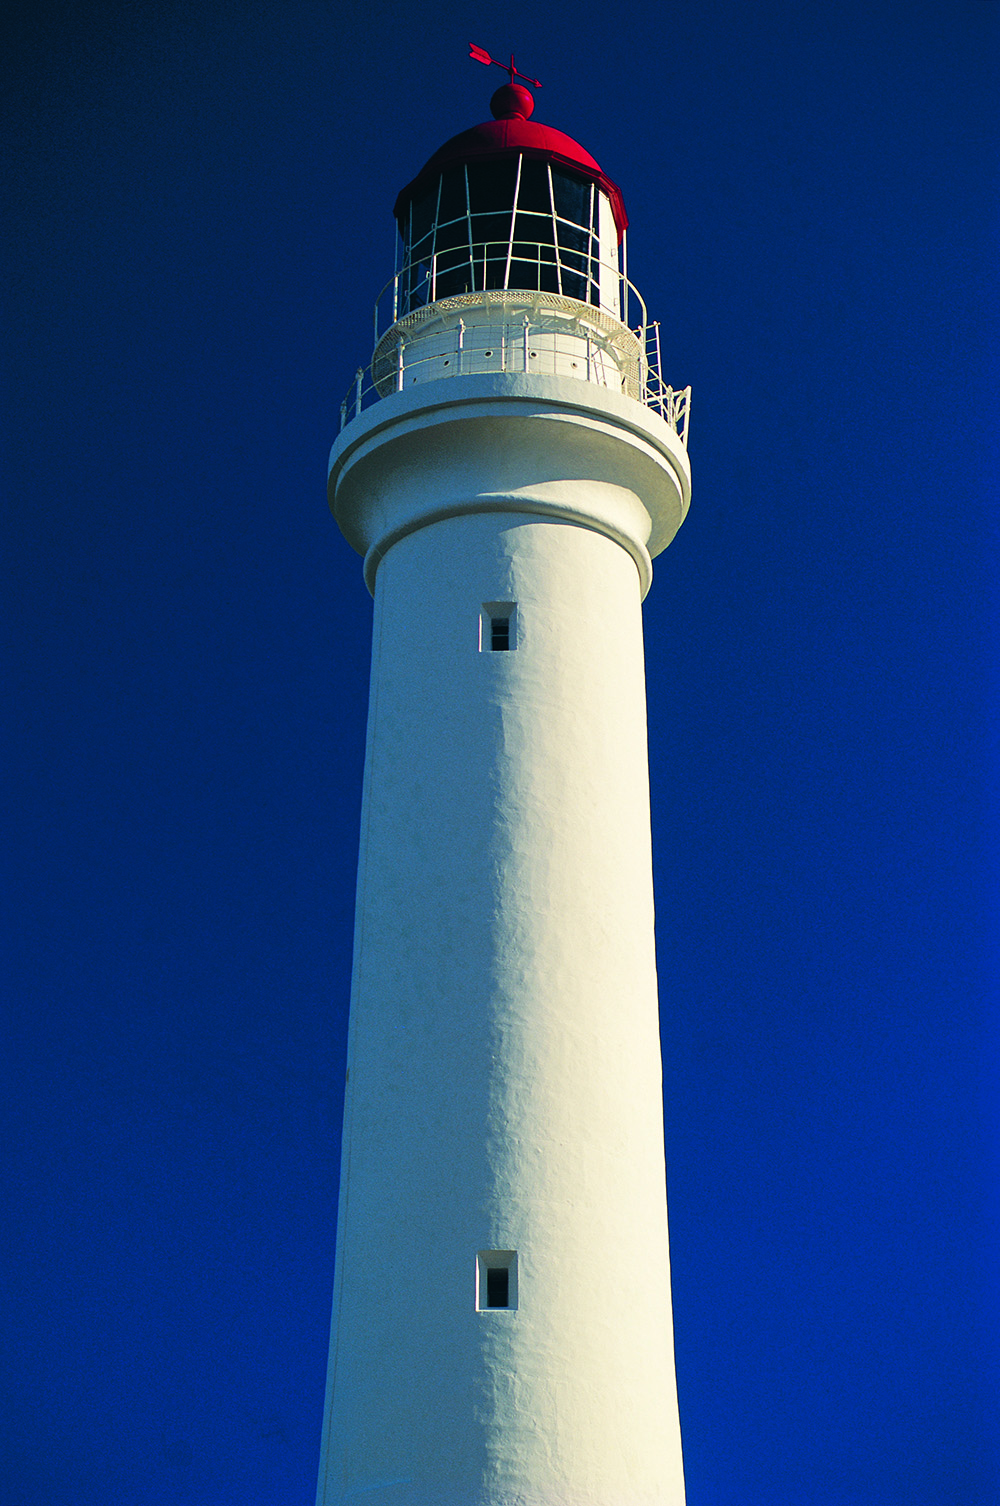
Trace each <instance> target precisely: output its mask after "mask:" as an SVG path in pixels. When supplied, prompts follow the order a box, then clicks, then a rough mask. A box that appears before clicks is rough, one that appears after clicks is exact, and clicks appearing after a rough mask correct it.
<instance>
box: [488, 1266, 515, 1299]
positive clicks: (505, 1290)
mask: <svg viewBox="0 0 1000 1506" xmlns="http://www.w3.org/2000/svg"><path fill="white" fill-rule="evenodd" d="M486 1306H487V1307H509V1306H510V1268H509V1266H491V1267H490V1268H489V1269H488V1270H487V1272H486Z"/></svg>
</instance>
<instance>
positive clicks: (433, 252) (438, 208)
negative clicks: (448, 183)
mask: <svg viewBox="0 0 1000 1506" xmlns="http://www.w3.org/2000/svg"><path fill="white" fill-rule="evenodd" d="M443 183H444V173H442V174H441V176H440V178H438V194H437V201H436V203H435V205H434V231H433V234H432V235H431V276H432V277H433V275H434V267H435V263H436V262H437V243H438V220H439V219H440V218H441V185H442V184H443ZM430 301H431V303H433V302H434V293H433V288H432V291H431V298H430Z"/></svg>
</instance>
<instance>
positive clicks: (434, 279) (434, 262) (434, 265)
mask: <svg viewBox="0 0 1000 1506" xmlns="http://www.w3.org/2000/svg"><path fill="white" fill-rule="evenodd" d="M437 285H438V259H437V252H436V251H435V253H434V255H433V256H432V257H431V303H437V296H438V295H437Z"/></svg>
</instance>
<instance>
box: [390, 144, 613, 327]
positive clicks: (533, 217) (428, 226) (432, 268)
mask: <svg viewBox="0 0 1000 1506" xmlns="http://www.w3.org/2000/svg"><path fill="white" fill-rule="evenodd" d="M599 201H600V202H603V203H607V199H606V197H605V196H603V195H602V194H601V192H600V190H599V189H598V188H597V186H596V185H595V184H594V183H593V182H592V181H591V179H590V178H588V177H586V176H583V177H581V176H579V175H578V174H577V173H575V172H573V171H572V170H567V169H565V168H562V167H560V166H558V165H556V166H553V165H552V164H551V163H550V162H547V161H544V160H542V159H541V158H535V157H527V156H524V155H514V156H510V157H501V158H499V159H494V158H487V159H484V160H477V161H473V162H470V163H468V164H464V165H458V164H456V165H455V166H452V167H447V168H445V170H444V172H443V173H442V174H441V176H440V177H439V178H437V179H436V180H434V181H433V182H430V183H428V184H427V186H426V188H425V189H424V191H423V192H422V193H421V195H420V197H419V198H416V199H412V200H411V201H410V203H409V205H408V206H407V212H406V218H405V220H404V221H403V224H402V226H401V229H402V235H403V267H402V270H401V273H400V296H401V300H402V305H401V309H400V312H401V313H404V314H405V313H410V312H412V311H413V310H414V309H417V308H422V307H423V306H424V305H425V304H427V303H433V302H436V301H437V300H438V299H439V298H451V297H454V296H455V295H457V294H462V293H470V292H478V291H481V290H483V289H487V288H524V289H527V290H528V291H531V292H547V293H561V294H563V295H565V296H567V297H569V298H576V299H578V300H579V301H580V302H583V303H594V304H599V303H600V302H601V291H600V282H601V272H600V259H601V256H600V253H601V247H600V219H601V215H600V207H599ZM609 249H610V251H611V264H612V265H613V266H614V267H615V269H617V259H618V247H617V237H616V238H615V241H614V244H613V245H612V246H610V247H609Z"/></svg>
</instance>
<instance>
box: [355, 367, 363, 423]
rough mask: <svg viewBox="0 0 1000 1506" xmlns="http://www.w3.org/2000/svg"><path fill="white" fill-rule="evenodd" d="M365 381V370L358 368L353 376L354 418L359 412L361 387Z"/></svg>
mask: <svg viewBox="0 0 1000 1506" xmlns="http://www.w3.org/2000/svg"><path fill="white" fill-rule="evenodd" d="M364 379H365V368H364V367H363V366H359V367H358V369H357V371H356V372H355V374H354V417H355V418H357V416H358V414H359V413H360V412H361V385H362V383H363V382H364Z"/></svg>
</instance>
